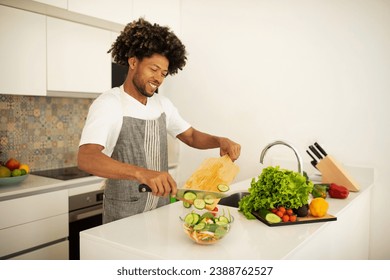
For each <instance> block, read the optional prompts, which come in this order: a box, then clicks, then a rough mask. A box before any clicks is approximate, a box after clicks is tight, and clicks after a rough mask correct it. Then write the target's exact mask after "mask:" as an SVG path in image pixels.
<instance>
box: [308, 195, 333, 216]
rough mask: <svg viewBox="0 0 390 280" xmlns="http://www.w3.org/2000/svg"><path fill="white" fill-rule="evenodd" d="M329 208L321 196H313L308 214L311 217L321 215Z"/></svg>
mask: <svg viewBox="0 0 390 280" xmlns="http://www.w3.org/2000/svg"><path fill="white" fill-rule="evenodd" d="M328 208H329V204H328V202H327V201H326V200H325V199H323V198H322V197H317V198H314V199H313V200H312V201H311V202H310V205H309V210H310V214H311V215H312V216H313V217H323V216H325V215H326V213H327V211H328Z"/></svg>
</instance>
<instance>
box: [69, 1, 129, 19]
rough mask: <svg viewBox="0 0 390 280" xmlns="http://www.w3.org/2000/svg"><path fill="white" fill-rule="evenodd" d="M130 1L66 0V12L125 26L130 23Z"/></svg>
mask: <svg viewBox="0 0 390 280" xmlns="http://www.w3.org/2000/svg"><path fill="white" fill-rule="evenodd" d="M132 6H133V1H132V0H68V10H69V11H72V12H76V13H80V14H84V15H88V16H92V17H96V18H100V19H104V20H108V21H112V22H116V23H120V24H123V25H126V24H127V23H129V22H130V21H131V14H132Z"/></svg>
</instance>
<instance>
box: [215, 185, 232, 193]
mask: <svg viewBox="0 0 390 280" xmlns="http://www.w3.org/2000/svg"><path fill="white" fill-rule="evenodd" d="M217 189H218V190H219V191H220V192H227V191H228V190H229V189H230V188H229V186H228V185H225V184H219V185H218V186H217Z"/></svg>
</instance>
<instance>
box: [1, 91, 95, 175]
mask: <svg viewBox="0 0 390 280" xmlns="http://www.w3.org/2000/svg"><path fill="white" fill-rule="evenodd" d="M92 101H93V99H84V98H60V97H44V96H42V97H40V96H18V95H4V94H0V118H1V119H0V120H1V123H0V151H1V154H0V161H5V160H7V158H9V157H15V158H16V159H18V160H20V161H22V162H23V163H26V164H28V165H29V166H30V168H31V170H33V171H37V170H44V169H52V168H61V167H68V166H74V165H76V164H77V150H78V144H79V140H80V135H81V131H82V129H83V126H84V123H85V119H86V117H87V114H88V109H89V106H90V105H91V103H92Z"/></svg>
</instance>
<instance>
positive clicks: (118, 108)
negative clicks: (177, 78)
mask: <svg viewBox="0 0 390 280" xmlns="http://www.w3.org/2000/svg"><path fill="white" fill-rule="evenodd" d="M109 52H112V56H113V58H114V61H115V62H116V63H118V64H122V65H126V66H128V67H129V70H128V73H127V77H126V79H125V82H124V84H123V85H122V86H121V87H116V88H113V89H111V90H109V91H107V92H105V93H103V94H102V95H100V96H99V97H98V98H97V99H96V100H95V101H94V102H93V104H92V105H91V107H90V109H89V113H88V117H87V120H86V123H85V127H84V129H83V132H82V135H81V140H80V146H79V152H78V166H79V168H80V169H82V170H85V171H87V172H89V173H91V174H94V175H96V176H100V177H103V178H107V180H106V183H105V192H104V202H103V205H104V206H103V207H104V211H103V222H104V223H107V222H111V221H114V220H117V219H121V218H124V217H127V216H130V215H134V214H137V213H142V212H144V211H148V210H151V209H154V208H156V207H160V206H163V205H166V204H168V203H169V194H171V195H172V196H174V195H175V194H176V192H177V189H176V182H175V181H174V180H173V178H172V177H171V176H170V175H169V173H168V172H167V171H168V152H167V133H169V134H170V135H172V136H173V137H177V138H178V139H180V140H181V141H182V142H184V143H185V144H187V145H189V146H191V147H194V148H198V149H211V148H220V154H221V156H222V155H225V154H228V155H229V156H230V158H231V159H232V160H236V159H237V158H238V157H239V155H240V149H241V147H240V145H239V144H237V143H235V142H233V141H231V140H229V139H227V138H224V137H217V136H213V135H209V134H206V133H203V132H200V131H198V130H196V129H195V128H193V127H191V126H190V124H188V123H187V122H186V121H185V120H183V119H182V118H181V116H180V115H179V113H178V111H177V109H176V108H175V107H174V105H173V104H172V103H171V102H170V101H169V100H168V99H167V98H166V97H163V96H160V95H156V94H155V92H156V90H157V89H158V87H159V86H160V85H161V84H162V83H163V81H164V79H165V78H166V77H167V76H168V75H173V74H176V73H177V72H178V70H179V69H180V70H182V68H183V67H184V66H185V63H186V59H187V58H186V51H185V47H184V45H183V44H182V43H181V41H180V40H179V39H178V38H177V37H176V35H175V34H174V33H173V32H171V31H170V30H169V28H168V27H162V26H159V25H157V24H154V25H152V24H150V23H149V22H147V21H146V20H144V19H142V18H141V19H139V20H137V21H134V22H132V23H130V24H128V25H127V26H126V27H125V29H124V30H123V31H122V32H121V34H120V35H119V36H118V38H117V40H116V42H114V44H113V45H112V48H111V49H110V50H109ZM141 183H143V184H146V185H148V186H150V188H151V189H152V193H146V194H145V193H140V192H139V191H138V185H139V184H141Z"/></svg>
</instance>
